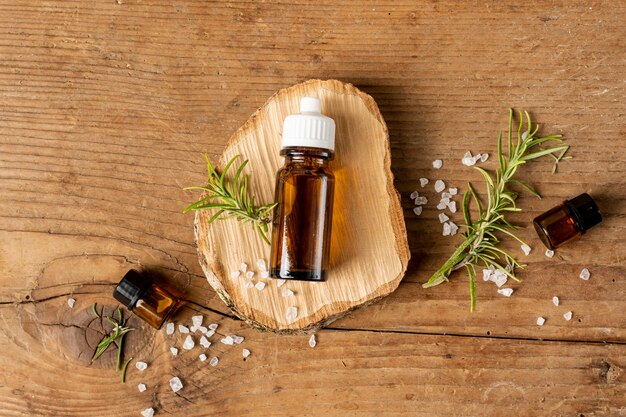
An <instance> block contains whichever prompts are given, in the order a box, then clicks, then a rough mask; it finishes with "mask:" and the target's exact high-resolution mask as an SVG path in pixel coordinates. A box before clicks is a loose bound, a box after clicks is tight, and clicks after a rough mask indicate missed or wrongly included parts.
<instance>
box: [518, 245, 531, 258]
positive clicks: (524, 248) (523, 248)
mask: <svg viewBox="0 0 626 417" xmlns="http://www.w3.org/2000/svg"><path fill="white" fill-rule="evenodd" d="M520 247H521V248H522V252H524V255H526V256H528V255H529V254H530V251H531V248H530V246H528V245H522V246H520Z"/></svg>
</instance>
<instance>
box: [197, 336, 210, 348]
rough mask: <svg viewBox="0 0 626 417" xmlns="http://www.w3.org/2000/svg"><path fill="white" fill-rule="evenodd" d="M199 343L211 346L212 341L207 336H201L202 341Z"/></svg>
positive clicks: (205, 346) (203, 345) (206, 346)
mask: <svg viewBox="0 0 626 417" xmlns="http://www.w3.org/2000/svg"><path fill="white" fill-rule="evenodd" d="M198 343H200V345H201V346H202V347H203V348H208V347H209V346H211V342H209V339H207V338H206V336H202V337H200V341H199V342H198Z"/></svg>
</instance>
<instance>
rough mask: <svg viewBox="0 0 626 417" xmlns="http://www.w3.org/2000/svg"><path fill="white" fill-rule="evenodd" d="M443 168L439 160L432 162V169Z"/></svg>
mask: <svg viewBox="0 0 626 417" xmlns="http://www.w3.org/2000/svg"><path fill="white" fill-rule="evenodd" d="M442 166H443V161H442V160H441V159H435V160H434V161H433V168H435V169H439V168H441V167H442Z"/></svg>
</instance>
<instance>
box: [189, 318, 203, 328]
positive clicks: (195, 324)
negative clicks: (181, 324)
mask: <svg viewBox="0 0 626 417" xmlns="http://www.w3.org/2000/svg"><path fill="white" fill-rule="evenodd" d="M202 320H204V317H203V316H193V317H191V322H192V323H193V326H192V328H194V327H195V328H198V327H200V326H202Z"/></svg>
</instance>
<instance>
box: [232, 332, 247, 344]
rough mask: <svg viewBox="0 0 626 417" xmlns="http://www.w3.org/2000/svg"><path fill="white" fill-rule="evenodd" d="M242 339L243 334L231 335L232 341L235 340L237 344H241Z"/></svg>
mask: <svg viewBox="0 0 626 417" xmlns="http://www.w3.org/2000/svg"><path fill="white" fill-rule="evenodd" d="M244 340H245V339H244V337H243V336H237V335H236V334H234V335H233V342H235V343H236V344H238V345H240V344H242V343H243V341H244Z"/></svg>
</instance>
